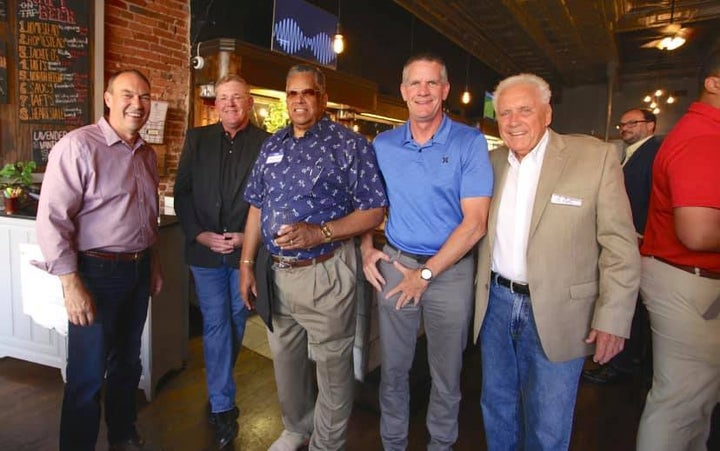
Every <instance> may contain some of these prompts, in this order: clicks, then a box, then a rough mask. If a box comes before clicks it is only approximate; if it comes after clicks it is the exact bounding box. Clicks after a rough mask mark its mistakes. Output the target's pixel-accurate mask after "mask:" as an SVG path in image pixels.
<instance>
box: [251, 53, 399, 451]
mask: <svg viewBox="0 0 720 451" xmlns="http://www.w3.org/2000/svg"><path fill="white" fill-rule="evenodd" d="M286 94H287V108H288V114H289V116H290V121H291V122H292V124H291V125H290V126H288V127H286V128H284V129H283V130H280V131H279V132H277V133H276V134H275V135H273V136H271V137H270V138H269V139H268V140H267V141H265V144H264V145H263V147H262V149H261V151H260V155H259V156H258V159H257V161H256V163H255V166H254V168H253V171H252V173H251V175H250V179H249V181H248V186H247V189H246V191H245V199H246V200H247V201H248V202H249V203H250V204H251V206H250V211H249V213H248V220H247V225H246V228H245V241H244V245H243V250H242V255H241V260H240V291H241V293H242V296H243V299H245V301H246V303H247V305H248V307H252V299H253V298H254V296H256V295H257V294H258V285H261V284H264V283H265V282H266V278H260V277H258V282H257V283H256V279H255V274H254V273H253V266H254V264H255V262H254V260H255V258H256V257H255V256H256V254H257V251H258V249H259V247H260V244H261V241H262V242H263V244H264V245H265V247H266V248H267V250H268V251H269V253H270V254H272V260H273V261H274V265H273V270H271V272H270V278H271V279H272V282H271V284H270V285H271V287H272V289H273V290H274V293H273V295H272V296H270V297H268V298H269V299H263V298H260V299H258V310H259V309H260V302H268V301H269V300H271V301H272V303H271V307H270V309H271V312H272V323H271V325H272V331H271V332H270V333H268V341H269V343H270V349H271V350H272V353H273V365H274V367H275V380H276V383H277V390H278V399H279V401H280V409H281V411H282V415H283V424H284V426H285V430H284V431H283V433H282V434H281V435H280V437H279V438H278V439H277V440H276V441H275V442H274V443H273V444H272V445H271V446H270V451H285V450H292V451H294V450H296V449H298V448H300V447H301V446H303V445H304V444H306V443H308V439H309V448H310V449H311V450H339V449H344V448H345V430H346V427H347V421H348V418H349V417H350V412H351V411H352V403H353V385H354V379H353V361H352V350H353V342H354V339H355V286H356V283H357V254H356V251H355V246H354V243H353V240H352V239H350V238H351V237H353V236H355V235H358V234H361V233H364V232H365V231H368V230H372V229H373V228H375V227H377V226H378V225H379V224H380V222H381V221H382V219H383V207H385V206H386V205H387V200H386V198H385V191H384V189H383V186H382V180H381V178H380V174H379V172H378V169H377V163H376V161H375V155H374V153H373V150H372V146H370V145H369V144H368V142H367V140H366V139H365V138H364V137H362V136H360V135H358V134H356V133H354V132H352V131H351V130H348V129H347V128H345V127H343V126H342V125H340V124H336V123H334V122H332V121H331V120H330V119H329V118H327V117H326V116H325V106H326V104H327V93H326V92H325V76H324V75H323V73H322V72H320V70H319V69H317V68H315V67H312V66H307V65H298V66H294V67H292V68H291V69H290V71H289V72H288V76H287V81H286ZM258 263H260V258H258ZM260 274H261V270H258V275H260ZM264 279H265V280H264ZM316 381H317V390H316V389H315V383H316Z"/></svg>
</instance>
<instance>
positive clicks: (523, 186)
mask: <svg viewBox="0 0 720 451" xmlns="http://www.w3.org/2000/svg"><path fill="white" fill-rule="evenodd" d="M549 136H550V134H549V133H548V131H547V130H546V131H545V134H544V135H543V137H542V138H541V139H540V141H539V142H538V143H537V145H536V146H535V148H533V149H532V150H531V151H530V152H529V153H528V154H527V155H525V157H524V158H523V159H522V160H518V159H517V158H516V157H515V154H514V153H513V152H512V150H511V151H510V152H509V153H508V163H510V168H509V169H508V172H507V175H506V176H505V184H504V185H503V187H502V191H501V193H500V206H499V207H498V212H497V228H496V231H495V242H494V244H493V249H492V270H493V271H495V272H496V273H498V274H500V275H502V276H503V277H506V278H508V279H510V280H512V281H515V282H522V283H527V243H528V234H529V232H530V221H531V219H532V211H533V205H534V204H535V192H536V190H537V185H538V180H540V170H541V169H542V163H543V159H544V158H545V149H546V148H547V143H548V140H549V139H550V138H549Z"/></svg>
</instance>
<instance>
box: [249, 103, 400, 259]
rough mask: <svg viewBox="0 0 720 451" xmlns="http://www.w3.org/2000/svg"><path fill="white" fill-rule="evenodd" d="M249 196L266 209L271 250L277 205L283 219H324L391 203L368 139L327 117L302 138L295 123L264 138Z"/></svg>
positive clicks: (322, 249) (305, 253)
mask: <svg viewBox="0 0 720 451" xmlns="http://www.w3.org/2000/svg"><path fill="white" fill-rule="evenodd" d="M245 199H246V200H247V201H248V202H249V203H250V204H252V205H253V206H255V207H257V208H259V209H261V221H262V232H263V233H262V235H263V241H264V243H265V245H266V246H267V248H268V249H269V251H270V252H271V253H272V254H279V253H280V249H279V248H278V247H277V246H275V244H274V243H273V234H274V232H275V229H276V228H277V226H274V225H273V224H272V222H273V216H274V215H273V214H272V212H273V211H276V212H280V211H283V212H286V213H285V214H286V215H287V216H286V217H285V218H283V219H282V220H281V223H284V224H285V223H288V224H289V223H296V222H301V221H304V222H308V223H311V224H323V223H325V222H329V221H332V220H334V219H339V218H342V217H344V216H347V215H348V214H350V213H352V212H353V211H355V210H369V209H372V208H379V207H384V206H386V205H387V199H386V198H385V190H384V189H383V185H382V181H381V179H380V175H379V172H378V168H377V162H376V160H375V154H374V152H373V149H372V147H371V146H370V144H368V142H367V140H366V139H365V138H364V137H363V136H361V135H359V134H357V133H354V132H352V131H351V130H348V129H347V128H345V127H343V126H342V125H340V124H336V123H334V122H332V121H331V120H330V119H328V118H327V117H323V118H322V119H320V120H319V121H318V122H317V123H316V124H314V125H313V126H312V127H311V128H310V129H309V130H307V131H306V132H305V135H304V136H303V137H301V138H295V137H294V136H293V133H292V125H290V126H288V127H287V128H285V129H283V130H281V131H279V132H277V133H276V134H274V135H273V136H271V137H270V138H268V140H267V141H265V143H264V144H263V147H262V149H261V150H260V155H259V156H258V159H257V161H256V162H255V166H254V167H253V170H252V173H251V174H250V178H249V179H248V184H247V189H246V190H245ZM336 246H338V244H337V243H324V244H322V245H320V246H317V247H315V248H311V249H300V250H293V251H287V250H284V251H282V255H283V256H287V257H297V258H298V259H301V260H305V259H309V258H315V257H318V256H319V255H322V254H326V253H328V252H331V251H332V250H333V249H334V248H335V247H336Z"/></svg>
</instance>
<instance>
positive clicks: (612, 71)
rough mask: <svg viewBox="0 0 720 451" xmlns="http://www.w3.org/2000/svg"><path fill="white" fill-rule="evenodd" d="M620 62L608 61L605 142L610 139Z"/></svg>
mask: <svg viewBox="0 0 720 451" xmlns="http://www.w3.org/2000/svg"><path fill="white" fill-rule="evenodd" d="M617 68H618V63H617V61H615V60H611V61H608V63H607V114H606V117H605V142H608V140H609V139H610V127H611V125H610V124H611V123H612V110H613V92H614V91H615V83H616V82H617Z"/></svg>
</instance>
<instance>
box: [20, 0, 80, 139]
mask: <svg viewBox="0 0 720 451" xmlns="http://www.w3.org/2000/svg"><path fill="white" fill-rule="evenodd" d="M55 3H59V5H56V4H55ZM88 8H89V2H87V1H86V0H63V1H62V2H38V1H21V2H18V3H17V7H16V8H15V9H16V13H17V56H18V67H17V69H18V76H17V80H18V81H17V83H18V104H19V105H18V108H19V111H18V116H19V118H20V121H21V122H40V123H51V124H58V125H59V124H62V125H73V126H79V125H84V124H87V123H88V118H89V116H90V115H89V110H90V53H89V51H90V43H89V36H90V34H89V28H88V27H89V18H90V14H89V12H88Z"/></svg>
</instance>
